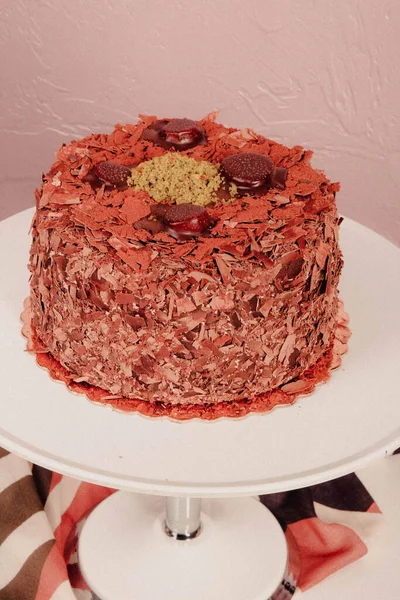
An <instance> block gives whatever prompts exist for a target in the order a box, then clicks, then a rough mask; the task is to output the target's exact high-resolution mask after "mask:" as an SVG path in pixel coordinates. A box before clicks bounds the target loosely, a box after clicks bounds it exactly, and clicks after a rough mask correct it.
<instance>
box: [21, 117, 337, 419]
mask: <svg viewBox="0 0 400 600" xmlns="http://www.w3.org/2000/svg"><path fill="white" fill-rule="evenodd" d="M215 118H216V115H215V114H212V115H208V116H207V117H205V118H204V119H202V120H201V121H193V120H190V119H186V118H185V119H178V118H175V119H157V118H156V117H148V116H141V117H140V120H139V122H138V123H137V124H135V125H117V126H116V127H115V129H114V131H113V132H112V133H111V134H93V135H90V136H88V137H86V138H84V139H82V140H79V141H73V142H71V143H70V144H68V145H63V147H62V148H61V149H60V150H59V151H58V153H57V157H56V162H55V163H54V164H53V166H52V167H51V169H50V171H49V173H47V175H45V176H43V185H42V187H41V189H40V190H38V191H37V194H36V201H37V206H36V215H35V219H34V223H33V242H32V248H31V257H30V270H31V295H30V311H31V326H32V334H33V336H34V339H35V340H36V344H37V348H39V347H40V351H41V353H42V354H43V353H44V354H46V355H47V356H48V358H49V359H51V361H53V365H54V364H57V365H58V366H59V371H60V372H61V371H62V373H63V378H64V380H65V381H67V383H68V384H69V385H70V386H72V387H73V386H79V385H81V386H82V389H83V390H84V391H88V390H89V389H95V390H99V391H100V392H101V393H100V395H98V396H97V397H98V398H100V397H101V399H102V401H105V402H109V403H111V404H114V405H115V406H120V407H121V406H123V407H124V408H128V409H129V407H131V408H135V407H137V406H139V405H140V406H141V407H143V406H148V407H150V406H152V407H154V406H157V407H158V409H157V410H158V413H157V414H160V411H161V412H162V410H163V409H165V410H168V407H175V408H174V410H175V413H176V410H178V412H179V411H181V412H182V414H185V411H187V410H189V413H190V407H195V409H194V410H195V414H196V416H202V415H203V414H206V413H207V411H208V410H211V411H214V412H213V414H216V413H215V407H218V406H219V407H220V408H221V410H220V412H219V413H218V414H224V410H222V407H225V408H226V410H227V411H228V412H229V410H230V409H229V407H232V406H233V407H236V408H237V412H238V414H239V413H240V414H243V410H242V409H240V407H243V406H245V407H247V408H246V410H245V412H247V410H252V407H255V409H257V410H260V408H259V407H260V406H261V405H262V403H263V401H264V403H265V399H266V398H270V399H271V398H275V399H276V402H278V403H279V402H284V399H282V398H283V397H287V396H288V395H290V394H295V393H298V392H304V391H310V389H312V388H313V386H314V385H315V383H316V382H317V381H318V375H317V373H318V372H319V371H320V372H321V373H322V372H323V375H321V377H320V379H319V380H323V379H326V378H327V372H329V367H330V366H331V363H332V357H333V348H334V343H335V339H337V332H338V330H339V328H341V327H342V319H341V317H340V311H339V301H338V289H337V286H338V281H339V275H340V271H341V267H342V257H341V252H340V249H339V246H338V230H339V224H340V219H339V217H338V214H337V209H336V203H335V194H336V192H337V191H338V189H339V186H338V184H336V183H330V182H329V181H328V180H327V178H326V177H325V175H324V173H323V172H322V171H317V170H315V169H313V168H312V167H311V166H310V158H311V152H310V151H306V150H304V149H303V148H301V147H299V146H296V147H294V148H287V147H285V146H283V145H281V144H278V143H276V142H273V141H271V140H268V139H266V138H264V137H263V136H261V135H258V134H257V133H256V132H254V131H253V130H251V129H245V130H241V131H239V130H237V129H234V128H228V127H225V126H224V125H221V124H219V123H217V122H216V120H215ZM339 337H340V336H339ZM342 341H343V335H342ZM318 369H319V371H318ZM310 382H312V385H311V387H310ZM276 402H275V403H276ZM238 407H239V408H238ZM257 407H258V408H257ZM270 407H271V402H270V403H269V408H270ZM265 410H267V408H265ZM142 412H143V411H142ZM147 412H148V414H151V410H150V409H149V411H147ZM156 412H157V411H156ZM225 412H226V411H225ZM231 412H232V411H231ZM230 414H231V413H230Z"/></svg>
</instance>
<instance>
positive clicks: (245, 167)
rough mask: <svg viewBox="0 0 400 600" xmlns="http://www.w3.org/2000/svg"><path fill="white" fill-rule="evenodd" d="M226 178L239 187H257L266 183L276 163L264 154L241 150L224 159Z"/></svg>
mask: <svg viewBox="0 0 400 600" xmlns="http://www.w3.org/2000/svg"><path fill="white" fill-rule="evenodd" d="M222 169H223V171H224V174H225V176H226V178H227V179H228V180H229V181H230V182H232V183H234V184H236V185H237V186H238V187H247V188H257V187H260V186H263V185H265V183H266V181H267V178H268V177H269V176H270V175H271V173H272V172H273V170H274V163H273V162H272V160H271V159H270V158H269V156H265V155H264V154H257V153H255V152H239V153H238V154H233V155H232V156H227V157H226V158H224V159H223V161H222Z"/></svg>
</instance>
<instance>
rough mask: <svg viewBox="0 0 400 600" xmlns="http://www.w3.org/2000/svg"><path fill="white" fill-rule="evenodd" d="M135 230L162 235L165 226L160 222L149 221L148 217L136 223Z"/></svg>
mask: <svg viewBox="0 0 400 600" xmlns="http://www.w3.org/2000/svg"><path fill="white" fill-rule="evenodd" d="M134 228H135V229H145V230H146V231H149V232H150V233H152V234H155V233H160V231H162V230H163V225H162V223H160V221H156V220H152V219H149V218H148V217H144V218H143V219H140V220H139V221H136V223H135V224H134Z"/></svg>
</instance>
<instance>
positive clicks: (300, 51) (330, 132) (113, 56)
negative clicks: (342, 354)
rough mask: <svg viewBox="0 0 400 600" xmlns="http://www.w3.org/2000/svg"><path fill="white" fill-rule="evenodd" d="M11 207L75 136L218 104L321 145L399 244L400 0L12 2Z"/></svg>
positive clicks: (7, 122) (5, 98)
mask: <svg viewBox="0 0 400 600" xmlns="http://www.w3.org/2000/svg"><path fill="white" fill-rule="evenodd" d="M0 7H1V18H0V48H1V64H2V66H1V75H0V77H1V82H0V98H1V111H0V130H1V137H2V144H1V153H2V156H1V163H0V164H1V167H0V169H1V172H0V218H1V216H5V215H8V214H11V213H13V212H17V211H18V210H20V209H22V208H24V207H26V206H29V205H30V204H32V202H33V195H32V194H33V190H34V188H35V186H36V185H37V184H38V183H39V181H40V172H41V171H42V170H47V169H48V167H49V166H50V164H51V162H52V159H53V155H54V151H55V149H56V148H57V147H58V146H60V144H61V143H62V142H64V141H68V140H70V139H71V138H73V137H80V136H83V135H85V134H87V133H88V132H90V131H107V130H110V128H111V126H112V125H113V124H114V123H115V122H128V121H132V120H135V118H136V115H137V113H139V112H148V113H158V114H159V115H160V116H188V117H193V118H198V117H201V116H202V115H204V114H205V113H206V112H208V111H211V110H214V109H216V108H218V109H220V111H221V120H222V121H223V122H224V123H226V124H230V125H236V126H239V127H240V126H245V125H247V126H251V127H253V128H255V129H256V130H258V131H260V132H261V133H263V134H265V135H267V136H269V137H272V138H275V139H277V140H279V141H282V142H284V143H286V144H288V145H294V144H296V143H300V144H304V145H305V146H307V147H310V148H313V149H314V150H315V160H314V165H315V166H317V167H319V168H322V167H323V168H324V169H325V171H326V172H327V174H328V175H329V176H330V177H331V178H332V179H338V180H340V181H341V182H342V190H343V191H342V193H341V194H340V198H339V203H340V209H341V211H342V212H343V213H344V214H345V215H348V216H351V217H354V218H356V219H358V220H359V221H361V222H363V223H365V224H367V225H369V226H371V227H373V228H374V229H376V230H378V231H379V232H380V233H383V234H384V235H386V236H387V237H389V238H391V239H392V240H395V241H396V242H397V243H398V244H400V198H399V187H400V160H399V159H400V127H399V118H400V94H399V92H400V72H399V69H398V41H397V40H398V31H399V27H400V2H398V0H381V1H380V2H377V1H374V0H335V1H331V0H323V1H322V0H279V1H277V0H169V1H167V0H69V1H68V2H66V1H65V0H14V1H13V2H12V3H11V2H9V1H8V0H0Z"/></svg>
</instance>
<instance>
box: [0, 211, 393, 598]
mask: <svg viewBox="0 0 400 600" xmlns="http://www.w3.org/2000/svg"><path fill="white" fill-rule="evenodd" d="M32 214H33V213H32V211H31V210H28V211H24V212H22V213H19V214H18V215H15V216H14V217H11V218H9V219H7V220H5V221H3V222H2V223H0V257H1V259H0V260H1V268H0V340H1V360H0V365H1V366H0V374H1V381H2V393H1V401H0V445H1V446H3V447H5V448H6V449H8V450H10V451H11V452H14V453H15V454H17V455H20V456H22V457H24V458H26V459H27V460H29V461H32V462H34V463H37V464H39V465H43V466H45V467H47V468H49V469H52V470H54V471H57V472H59V473H63V474H65V475H69V476H71V477H75V478H78V479H81V480H84V481H88V482H92V483H96V484H100V485H104V486H109V487H113V488H117V489H119V490H122V491H120V492H118V493H116V494H114V495H112V496H110V497H109V498H108V499H107V500H105V501H104V502H102V503H101V504H100V505H99V506H98V507H97V508H96V509H95V510H94V511H93V512H92V514H91V515H90V516H89V518H88V520H87V522H86V524H85V526H84V529H83V531H82V534H81V538H80V545H79V560H80V566H81V569H82V572H83V575H84V577H85V579H86V580H87V582H88V584H89V585H90V587H91V588H92V589H93V591H94V592H95V593H96V594H97V595H98V596H99V597H100V598H101V599H102V600H126V599H127V598H140V600H150V599H151V600H154V599H155V598H160V599H163V600H172V599H173V600H187V599H188V598H190V600H200V599H201V600H217V599H218V600H221V599H225V598H226V599H229V600H267V598H269V597H270V596H271V595H272V594H273V592H274V591H275V590H276V588H277V586H278V585H279V583H280V581H281V579H282V576H283V574H284V571H285V567H286V561H287V549H286V543H285V539H284V536H283V534H282V531H281V529H280V527H279V525H278V523H277V521H276V520H275V518H274V517H273V516H272V514H271V513H270V512H269V511H268V510H267V509H266V508H265V507H264V506H263V505H262V504H261V503H260V502H258V500H256V499H254V496H257V495H259V494H265V493H272V492H278V491H285V490H290V489H295V488H299V487H303V486H308V485H312V484H315V483H319V482H322V481H327V480H329V479H333V478H335V477H338V476H340V475H344V474H346V473H349V472H351V471H353V470H355V469H357V468H360V467H362V466H363V465H365V464H367V463H368V462H369V461H371V460H372V459H374V458H378V457H381V456H384V455H385V454H387V453H389V452H391V451H392V450H394V449H395V448H396V447H397V446H399V445H400V393H399V384H398V380H399V375H398V371H399V363H400V361H399V358H400V310H399V298H400V251H399V249H398V248H396V247H395V246H393V245H392V244H390V243H389V242H388V241H387V240H385V239H384V238H382V237H380V236H379V235H377V234H376V233H374V232H372V231H370V230H368V229H366V228H365V227H363V226H361V225H359V224H357V223H355V222H353V221H350V220H345V221H344V223H343V225H342V229H341V247H342V250H343V254H344V257H345V268H344V272H343V276H342V279H341V284H340V291H341V297H342V299H343V300H344V304H345V308H346V311H347V312H348V313H349V314H350V327H351V330H352V334H353V335H352V338H351V339H350V344H349V352H348V354H347V355H346V356H344V357H343V365H342V367H341V368H340V369H338V370H337V371H336V372H334V373H333V374H332V377H331V380H330V381H329V382H328V383H326V384H324V385H321V386H320V387H318V388H317V390H316V391H315V392H314V393H313V394H312V395H310V396H308V397H304V398H300V399H299V400H298V401H297V402H296V403H295V404H294V405H292V406H289V407H280V408H278V409H275V410H273V411H272V412H271V413H267V414H264V415H259V414H252V415H247V416H246V417H244V418H241V419H237V420H233V419H227V418H222V419H218V420H216V421H212V422H205V421H201V420H197V419H196V420H192V421H187V422H175V421H172V420H170V419H168V418H157V419H150V418H148V417H143V416H141V415H139V414H135V413H134V414H126V413H119V412H116V411H113V410H111V409H108V408H106V407H100V406H98V405H95V404H92V403H90V402H89V401H87V400H86V398H85V397H84V396H81V395H75V394H73V393H71V392H70V391H69V390H68V389H67V388H66V387H65V386H64V385H63V384H60V383H56V382H54V381H52V380H51V379H50V378H49V376H48V373H47V372H46V371H45V370H43V369H40V368H38V367H37V365H36V362H35V360H34V357H33V356H31V355H29V354H28V353H27V352H24V350H25V340H24V339H23V337H22V335H21V324H20V320H19V315H20V313H21V309H22V302H23V299H24V298H26V296H27V295H28V274H27V270H26V263H27V257H28V252H29V245H30V239H29V236H28V230H29V225H30V221H31V218H32ZM132 492H136V493H132ZM165 497H166V500H165ZM200 499H202V500H200ZM166 509H167V510H166ZM187 538H191V539H187Z"/></svg>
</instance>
